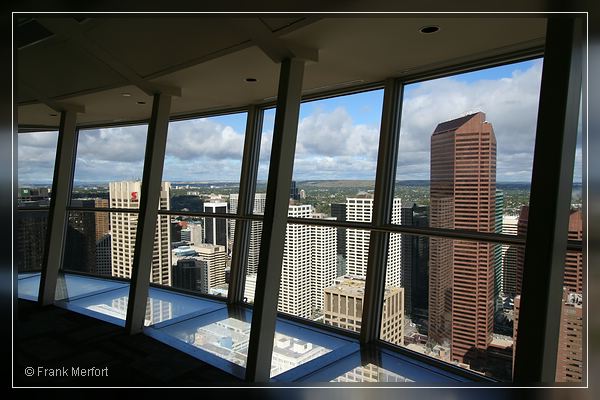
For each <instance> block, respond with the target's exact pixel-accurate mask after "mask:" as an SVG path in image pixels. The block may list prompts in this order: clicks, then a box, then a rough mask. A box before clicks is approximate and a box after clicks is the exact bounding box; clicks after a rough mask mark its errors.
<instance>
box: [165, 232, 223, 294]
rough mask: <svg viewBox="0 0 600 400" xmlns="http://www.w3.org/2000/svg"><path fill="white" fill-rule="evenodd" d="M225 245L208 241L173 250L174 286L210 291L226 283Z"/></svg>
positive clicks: (202, 291)
mask: <svg viewBox="0 0 600 400" xmlns="http://www.w3.org/2000/svg"><path fill="white" fill-rule="evenodd" d="M226 265H227V254H226V253H225V246H219V245H217V246H215V245H212V244H208V243H202V244H197V245H194V246H182V247H179V248H177V249H175V250H173V268H172V277H173V287H176V288H180V289H189V290H196V291H199V292H201V293H209V291H210V289H212V288H214V287H217V286H219V285H222V284H224V283H225V266H226Z"/></svg>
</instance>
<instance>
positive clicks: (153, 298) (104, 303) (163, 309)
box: [67, 286, 224, 326]
mask: <svg viewBox="0 0 600 400" xmlns="http://www.w3.org/2000/svg"><path fill="white" fill-rule="evenodd" d="M128 300H129V287H128V286H127V287H124V288H120V289H116V290H111V291H108V292H104V293H99V294H95V295H93V296H86V297H82V298H77V299H74V300H71V301H69V302H68V303H67V304H68V306H69V308H72V309H73V310H74V311H77V308H79V309H85V310H88V311H91V312H93V313H95V314H100V315H97V316H98V318H100V319H104V320H106V321H108V322H112V323H115V324H117V325H121V326H125V317H126V315H127V303H128ZM73 306H74V307H75V308H73ZM220 307H224V305H223V304H222V303H219V302H217V301H212V300H206V299H200V298H195V297H191V296H187V295H184V294H180V293H173V292H171V291H167V290H162V289H158V288H154V287H151V288H150V289H149V291H148V302H147V306H146V319H145V321H144V325H145V326H150V325H154V324H158V323H161V322H164V321H167V320H171V319H175V318H180V317H183V316H185V315H188V314H195V313H198V312H209V311H212V310H214V309H217V308H220Z"/></svg>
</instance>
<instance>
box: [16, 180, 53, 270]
mask: <svg viewBox="0 0 600 400" xmlns="http://www.w3.org/2000/svg"><path fill="white" fill-rule="evenodd" d="M23 190H24V189H23ZM28 193H29V192H28ZM48 204H49V203H48V199H45V200H32V201H22V202H19V211H18V212H17V219H16V221H15V226H16V237H15V241H16V246H17V254H16V257H15V261H16V263H17V271H18V272H24V271H40V270H41V269H42V264H43V262H44V249H45V246H46V231H47V229H48V212H47V211H45V212H44V211H37V210H36V209H39V208H41V207H48Z"/></svg>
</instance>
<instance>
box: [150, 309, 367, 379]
mask: <svg viewBox="0 0 600 400" xmlns="http://www.w3.org/2000/svg"><path fill="white" fill-rule="evenodd" d="M251 321H252V312H251V311H250V310H248V309H244V308H229V309H227V308H223V309H220V310H217V311H214V312H212V313H209V314H205V315H201V316H198V317H196V318H191V319H187V320H184V321H181V322H176V323H170V324H163V325H162V326H160V327H159V326H157V327H156V329H152V330H148V332H147V333H148V334H150V335H151V336H153V337H155V338H156V339H158V340H161V341H165V342H166V343H168V344H170V345H172V346H174V347H177V348H179V349H181V350H183V351H185V352H187V353H189V354H192V355H194V356H196V357H198V358H200V359H202V360H204V361H206V362H209V363H211V364H213V365H215V366H217V367H219V368H221V369H223V370H225V371H227V372H229V373H232V374H234V375H236V376H239V377H242V378H243V376H244V374H245V367H246V358H247V355H248V344H249V341H250V325H251ZM275 329H276V332H275V338H274V343H273V356H272V361H271V377H272V378H274V377H277V376H282V375H283V374H287V375H288V377H291V376H294V375H295V374H297V372H298V371H297V370H296V371H294V370H295V369H296V367H299V366H301V365H303V366H304V367H303V368H306V367H307V366H308V365H309V364H310V365H312V366H313V367H316V366H317V365H320V364H322V363H323V362H326V361H327V360H331V359H334V358H339V357H340V354H341V353H339V352H340V351H342V352H343V351H347V350H346V349H347V347H348V346H351V345H355V344H354V343H353V342H352V341H351V340H347V339H343V338H341V337H338V336H337V335H329V334H326V333H323V332H321V331H318V330H315V329H312V328H309V327H303V326H301V325H299V324H296V323H293V322H287V321H283V320H281V319H278V320H277V323H276V328H275ZM355 346H356V348H358V346H357V345H355Z"/></svg>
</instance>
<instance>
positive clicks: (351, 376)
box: [331, 363, 414, 382]
mask: <svg viewBox="0 0 600 400" xmlns="http://www.w3.org/2000/svg"><path fill="white" fill-rule="evenodd" d="M331 382H414V381H413V380H410V379H408V378H405V377H404V376H401V375H398V374H396V373H394V372H391V371H388V370H387V369H385V368H382V367H378V366H377V365H375V364H371V363H369V364H367V365H361V366H359V367H356V368H354V369H353V370H351V371H348V372H346V373H345V374H343V375H340V376H338V377H337V378H335V379H333V380H332V381H331Z"/></svg>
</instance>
